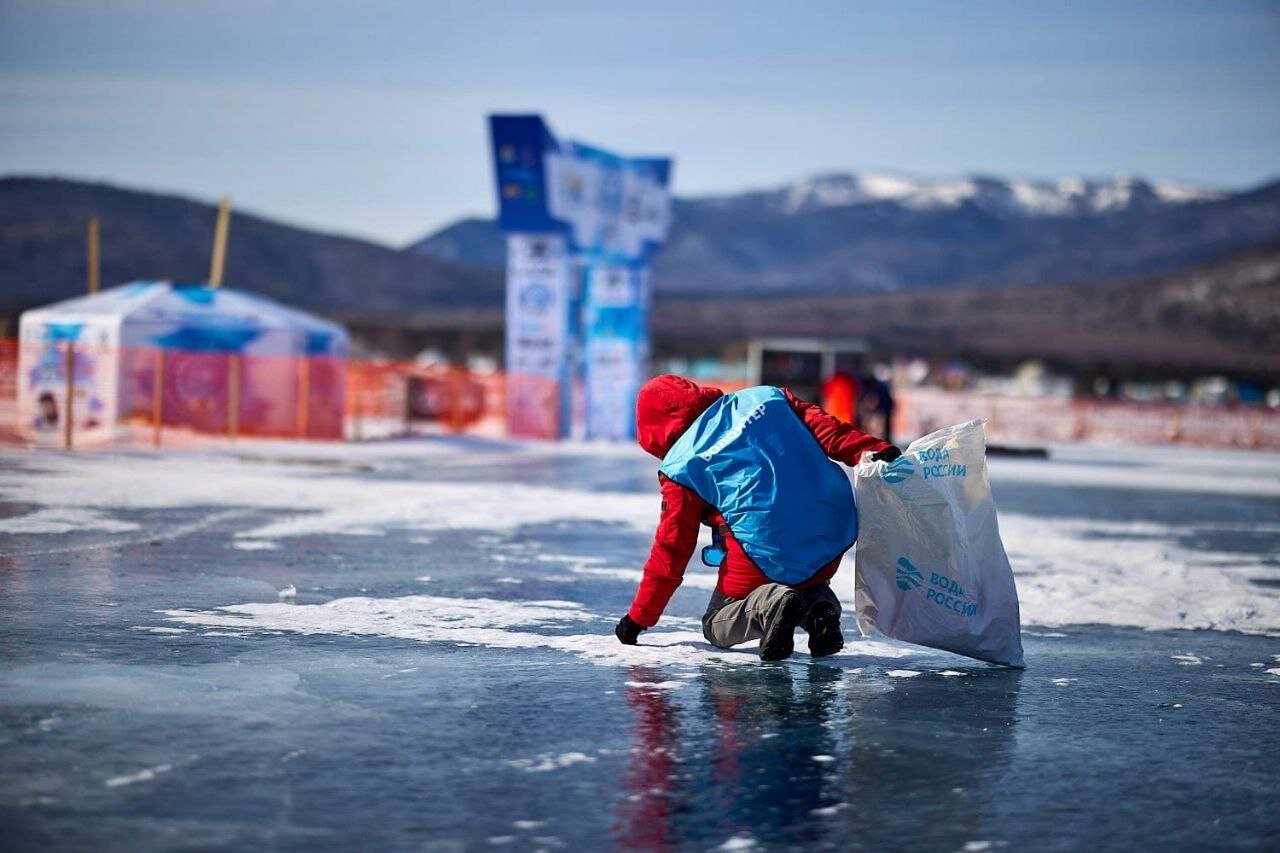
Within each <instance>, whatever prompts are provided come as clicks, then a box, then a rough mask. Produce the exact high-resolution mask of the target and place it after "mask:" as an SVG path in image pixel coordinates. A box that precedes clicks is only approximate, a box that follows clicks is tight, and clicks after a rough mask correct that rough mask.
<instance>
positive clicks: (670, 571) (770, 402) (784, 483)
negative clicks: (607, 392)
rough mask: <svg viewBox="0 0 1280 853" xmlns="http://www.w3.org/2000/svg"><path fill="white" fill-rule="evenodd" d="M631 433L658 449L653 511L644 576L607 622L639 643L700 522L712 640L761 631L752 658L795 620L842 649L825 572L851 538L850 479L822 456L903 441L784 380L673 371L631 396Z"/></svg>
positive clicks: (847, 457) (781, 641) (772, 649)
mask: <svg viewBox="0 0 1280 853" xmlns="http://www.w3.org/2000/svg"><path fill="white" fill-rule="evenodd" d="M636 434H637V437H638V440H639V442H640V446H641V447H643V448H644V449H645V450H646V451H647V452H648V453H650V454H652V455H653V456H656V457H658V458H659V459H661V460H662V465H661V466H660V467H659V469H658V470H659V474H658V483H659V487H660V489H661V492H662V511H661V518H660V520H659V522H658V529H657V532H656V533H655V534H654V538H653V547H652V549H651V550H650V552H649V559H648V561H647V562H646V563H645V566H644V577H643V578H641V580H640V587H639V589H638V590H637V591H636V595H635V599H634V600H633V601H632V604H631V608H630V610H629V611H628V612H627V614H626V615H625V616H623V617H622V618H621V619H619V620H618V625H617V628H616V631H615V633H616V634H617V636H618V639H619V640H621V641H622V642H623V643H625V644H627V645H635V643H636V640H637V638H638V637H639V635H640V632H641V631H644V630H645V629H647V628H651V627H653V626H654V625H655V624H657V622H658V619H659V618H660V617H661V616H662V611H663V610H665V609H666V606H667V603H668V602H669V601H670V600H671V596H672V594H673V593H674V592H675V591H676V588H677V587H679V586H680V582H681V580H682V579H683V578H684V570H685V566H686V565H687V564H688V562H689V558H690V557H692V556H693V551H694V549H695V548H696V547H697V544H698V527H699V525H700V524H706V525H707V526H709V527H710V528H711V529H712V545H711V547H709V548H706V549H703V560H704V562H707V563H708V565H716V566H718V568H719V570H720V573H719V577H718V578H717V580H716V588H715V591H714V592H713V593H712V595H711V600H710V602H708V604H707V611H706V613H705V614H704V615H703V617H702V633H703V636H705V637H706V638H707V641H708V642H710V643H711V644H712V645H714V646H717V647H719V648H729V647H731V646H736V645H739V644H741V643H746V642H748V641H751V640H760V658H761V660H781V659H783V658H786V657H789V656H790V655H791V653H792V651H793V650H794V642H795V640H794V635H795V629H796V628H797V627H801V628H803V629H804V630H805V632H806V633H808V635H809V653H810V654H811V655H813V656H814V657H822V656H824V655H831V654H835V653H836V652H838V651H840V649H842V648H844V635H843V634H842V633H841V631H840V602H839V600H838V599H837V598H836V596H835V593H833V592H832V591H831V584H830V581H831V578H832V576H833V575H834V574H835V573H836V569H837V568H839V566H840V559H841V557H842V556H843V555H844V552H845V551H846V550H847V549H848V548H849V547H850V546H851V545H852V544H853V540H854V538H855V537H856V535H857V515H856V510H855V508H854V503H853V490H852V487H851V485H850V483H849V478H848V477H847V476H846V475H845V473H844V472H843V471H842V470H841V469H840V467H839V466H837V465H835V464H834V463H833V462H832V461H831V460H832V459H834V460H837V461H839V462H843V463H844V464H846V465H855V464H857V462H858V460H859V459H861V458H862V455H863V454H864V453H871V458H872V459H881V460H886V461H892V460H894V459H896V458H898V457H899V456H900V455H901V451H900V450H898V448H896V447H894V446H893V445H891V444H889V442H887V441H882V440H881V439H878V438H874V437H872V436H869V435H865V434H863V433H861V432H859V431H858V430H856V429H854V428H853V427H852V426H850V425H848V424H843V423H841V422H840V421H838V420H837V419H836V418H834V417H832V416H831V415H830V414H829V413H828V412H825V411H823V410H822V409H821V408H820V407H818V406H815V405H814V404H812V403H808V402H806V401H804V400H801V399H798V398H797V397H795V396H794V395H793V394H792V393H791V392H790V391H788V390H787V389H785V388H775V387H772V386H767V385H766V386H759V387H755V388H747V389H744V390H742V391H737V392H734V393H732V394H724V393H722V392H721V391H720V390H719V389H716V388H703V387H700V386H698V385H696V384H694V383H693V382H690V381H689V380H688V379H684V378H682V377H679V376H672V375H670V374H667V375H663V376H659V377H657V378H655V379H652V380H650V381H649V382H648V383H646V384H645V386H644V387H643V388H641V389H640V394H639V396H638V398H637V399H636Z"/></svg>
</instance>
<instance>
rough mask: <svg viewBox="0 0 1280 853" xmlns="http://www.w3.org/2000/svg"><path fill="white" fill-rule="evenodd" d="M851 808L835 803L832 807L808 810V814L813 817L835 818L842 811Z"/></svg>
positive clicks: (847, 805)
mask: <svg viewBox="0 0 1280 853" xmlns="http://www.w3.org/2000/svg"><path fill="white" fill-rule="evenodd" d="M850 808H853V807H852V806H850V805H849V804H848V803H836V804H835V805H834V806H826V807H824V808H820V809H809V814H811V815H813V816H814V817H835V816H836V815H838V814H840V812H842V811H846V810H847V809H850Z"/></svg>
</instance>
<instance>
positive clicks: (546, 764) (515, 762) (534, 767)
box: [506, 752, 596, 773]
mask: <svg viewBox="0 0 1280 853" xmlns="http://www.w3.org/2000/svg"><path fill="white" fill-rule="evenodd" d="M595 760H596V759H595V757H594V756H591V755H587V754H586V753H583V752H566V753H564V754H562V755H552V754H550V753H545V754H543V755H539V756H538V757H537V758H515V759H511V760H509V761H507V762H506V763H507V765H508V766H511V767H515V768H517V769H520V770H525V771H527V772H529V773H547V772H549V771H551V770H559V769H561V768H563V767H572V766H573V765H575V764H594V763H595Z"/></svg>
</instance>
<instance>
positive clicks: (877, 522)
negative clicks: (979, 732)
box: [853, 421, 1023, 667]
mask: <svg viewBox="0 0 1280 853" xmlns="http://www.w3.org/2000/svg"><path fill="white" fill-rule="evenodd" d="M982 425H983V422H982V421H970V422H969V423H965V424H957V425H956V426H953V427H947V428H946V429H940V430H938V431H937V432H933V433H930V434H929V435H926V436H925V437H924V438H920V439H917V440H916V441H913V442H911V445H910V446H909V447H908V448H907V449H906V451H905V452H904V453H903V454H902V456H901V457H899V458H898V459H897V460H895V461H894V462H891V463H887V462H872V461H870V459H864V460H863V461H862V462H861V463H859V464H858V466H857V468H855V469H854V474H853V486H854V493H855V496H856V499H857V502H858V519H859V530H858V543H857V550H856V551H855V552H854V566H855V572H856V582H855V591H854V604H855V607H856V609H857V613H858V627H859V629H861V631H862V633H863V634H864V635H865V634H867V633H868V631H869V630H870V628H872V627H875V628H876V629H877V630H879V631H880V632H881V633H882V634H884V635H886V636H889V637H893V638H894V639H898V640H904V641H906V642H908V643H916V644H918V645H922V646H931V647H933V648H937V649H945V650H947V651H949V652H956V653H957V654H962V655H967V656H969V657H973V658H977V659H979V660H984V661H990V662H991V663H998V664H1004V665H1006V666H1017V667H1020V666H1022V665H1023V663H1022V637H1021V627H1020V624H1019V619H1018V591H1017V589H1016V587H1015V586H1014V582H1013V570H1012V569H1011V568H1010V567H1009V558H1008V556H1006V554H1005V552H1004V544H1003V543H1002V542H1001V541H1000V530H999V528H998V526H997V524H996V505H995V502H994V501H993V500H992V498H991V485H990V483H988V481H987V441H986V433H985V431H984V430H983V427H982Z"/></svg>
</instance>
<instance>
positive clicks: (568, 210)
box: [489, 115, 671, 439]
mask: <svg viewBox="0 0 1280 853" xmlns="http://www.w3.org/2000/svg"><path fill="white" fill-rule="evenodd" d="M489 127H490V136H491V139H492V144H493V163H494V177H495V180H496V182H497V187H498V224H499V226H500V227H501V228H502V230H503V231H505V232H507V233H508V235H510V236H509V240H508V261H507V264H508V274H507V368H508V371H509V372H511V373H518V374H519V375H520V376H529V377H541V378H542V381H549V380H551V379H553V378H554V379H555V380H556V381H559V382H560V383H561V385H560V387H559V389H558V390H557V391H556V392H555V394H554V395H553V396H554V407H553V408H554V411H553V412H552V411H549V412H547V413H544V415H543V416H542V422H541V423H542V425H541V426H540V427H538V428H537V429H535V430H533V431H534V433H538V434H542V433H545V432H547V431H548V430H549V429H550V427H548V426H547V424H549V423H551V422H552V421H554V422H555V429H554V430H553V431H554V432H555V434H556V435H558V436H562V437H563V436H565V435H568V434H570V424H569V421H570V420H571V419H572V417H571V413H572V411H573V407H572V406H571V403H570V400H571V399H572V398H573V394H572V386H573V381H574V379H575V378H576V375H577V373H578V371H579V370H581V375H582V380H583V382H584V384H585V386H586V387H585V388H584V394H583V396H584V397H585V406H583V407H582V408H583V409H584V411H585V414H584V415H583V417H584V418H585V424H584V430H585V434H586V435H587V436H588V437H599V438H619V439H620V438H626V437H629V436H630V435H631V434H632V433H633V432H634V424H632V423H630V422H629V421H630V419H631V418H632V414H631V413H632V412H633V409H634V404H635V391H636V390H638V388H639V382H640V381H641V380H642V378H643V375H644V374H645V372H646V370H647V365H648V358H649V323H648V316H649V296H648V292H649V276H648V269H647V267H648V263H649V259H650V257H651V256H652V254H653V253H654V252H655V251H656V250H657V248H658V247H659V246H660V245H661V244H662V241H663V240H664V239H665V238H666V233H667V230H668V228H669V227H670V223H671V196H670V193H669V190H668V185H669V183H670V179H671V160H669V159H666V158H658V157H622V156H619V155H617V154H614V153H612V152H609V151H606V150H604V149H601V148H596V147H594V146H591V145H586V144H584V143H581V142H575V141H572V140H560V139H557V138H556V137H555V135H554V134H552V133H551V131H550V129H549V128H548V127H547V125H546V123H545V122H544V121H543V120H542V118H541V117H540V116H537V115H494V116H490V117H489ZM539 237H541V238H544V240H545V241H546V242H543V243H539V242H537V240H536V239H535V238H539ZM534 246H543V247H544V249H545V250H546V251H547V252H548V253H550V254H554V255H555V257H556V258H557V260H556V261H555V263H554V264H552V266H554V267H555V269H556V272H555V275H550V274H549V273H548V270H549V267H548V264H549V263H550V262H549V261H547V260H546V258H545V257H544V258H542V259H541V260H540V261H539V262H538V263H537V264H531V263H530V259H529V256H528V254H527V253H528V252H530V251H532V247H534ZM522 252H523V253H525V254H520V253H522ZM548 256H549V255H548ZM535 269H536V272H535V271H534V270H535ZM551 278H555V279H556V281H557V284H556V285H555V286H554V287H552V286H550V285H548V284H547V282H548V281H549V280H550V279H551ZM535 284H537V285H539V286H542V287H544V288H548V292H554V294H555V296H554V300H555V302H554V307H553V308H548V309H547V310H548V311H550V312H551V313H552V314H554V316H555V318H556V319H555V323H557V324H558V325H556V326H555V329H554V332H553V331H552V327H551V325H549V324H550V323H551V319H550V315H547V316H541V315H537V311H536V310H534V309H533V308H532V307H531V306H530V304H527V301H528V298H533V297H528V296H527V295H526V296H522V295H521V293H522V291H521V288H528V287H530V286H533V285H535ZM580 289H582V290H584V291H585V293H584V294H583V299H582V300H581V304H579V300H578V294H579V290H580ZM533 292H534V293H535V295H536V298H539V299H540V298H541V295H540V294H541V291H539V290H538V288H537V287H534V291H533ZM579 310H581V311H582V312H583V313H582V314H581V315H579V313H578V312H579ZM535 315H537V316H536V317H535ZM579 320H581V322H579ZM533 327H536V328H537V329H538V330H539V332H538V334H537V335H532V336H531V335H529V334H527V330H528V329H529V328H533ZM522 330H524V331H522ZM552 339H554V341H555V343H554V345H551V343H550V342H551V341H552ZM534 341H540V342H541V343H538V344H537V345H536V346H535V345H534V343H533V342H534ZM531 364H536V365H537V366H538V367H537V370H533V371H530V370H529V369H528V368H529V367H530V365H531ZM627 395H630V396H629V398H627ZM544 398H545V399H546V400H548V401H550V400H551V398H547V397H545V394H544V395H543V397H539V396H538V395H536V394H531V395H528V396H521V397H520V399H519V405H520V406H521V412H523V414H522V415H521V416H520V421H521V424H522V426H521V430H527V429H533V428H532V427H530V426H529V424H531V423H533V421H535V420H537V418H535V416H534V415H533V413H532V411H531V410H526V407H532V406H535V405H537V399H544ZM624 398H625V399H624ZM514 399H515V398H514V397H513V400H514ZM513 405H515V403H513ZM547 405H551V402H547ZM512 411H514V409H513V410H512ZM624 415H625V418H626V420H627V421H628V423H627V424H625V425H623V423H622V419H623V417H624ZM511 425H512V428H513V431H514V429H515V420H514V419H513V420H512V424H511ZM518 434H521V435H530V434H532V433H530V432H526V431H521V432H520V433H518ZM547 437H552V436H550V435H548V436H547Z"/></svg>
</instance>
